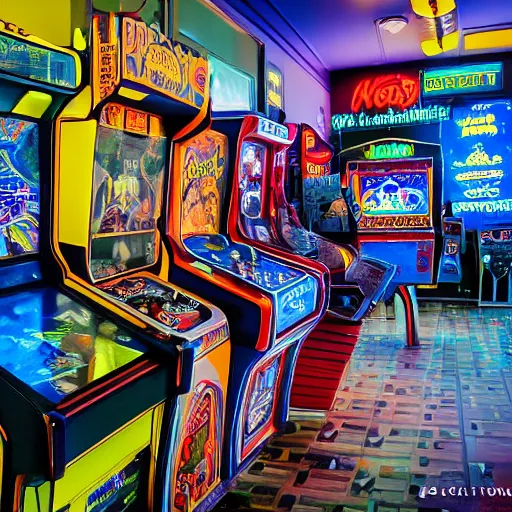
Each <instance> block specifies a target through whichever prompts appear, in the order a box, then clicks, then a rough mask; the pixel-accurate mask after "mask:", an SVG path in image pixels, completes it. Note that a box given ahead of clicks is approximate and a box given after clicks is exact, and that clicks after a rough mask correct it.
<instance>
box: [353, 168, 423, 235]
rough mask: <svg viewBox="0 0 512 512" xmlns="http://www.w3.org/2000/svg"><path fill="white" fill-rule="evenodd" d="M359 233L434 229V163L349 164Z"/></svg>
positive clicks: (354, 211)
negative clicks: (432, 215) (376, 230)
mask: <svg viewBox="0 0 512 512" xmlns="http://www.w3.org/2000/svg"><path fill="white" fill-rule="evenodd" d="M347 166H348V170H349V176H350V193H349V195H350V196H351V203H352V204H351V208H352V210H353V213H354V217H355V219H356V221H357V223H358V229H386V228H399V229H400V228H402V229H411V228H428V227H430V226H431V219H430V216H431V208H432V207H431V187H432V181H431V180H432V160H431V159H429V160H409V161H407V160H404V161H396V162H391V163H390V162H378V161H374V162H349V163H348V164H347Z"/></svg>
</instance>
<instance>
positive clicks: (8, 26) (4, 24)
mask: <svg viewBox="0 0 512 512" xmlns="http://www.w3.org/2000/svg"><path fill="white" fill-rule="evenodd" d="M0 29H3V30H6V31H7V32H12V33H13V34H18V35H19V36H23V37H29V36H30V34H28V33H27V32H25V30H24V29H22V28H21V27H18V25H16V24H14V23H11V22H9V21H5V20H2V19H0Z"/></svg>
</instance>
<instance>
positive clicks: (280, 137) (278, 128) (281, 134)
mask: <svg viewBox="0 0 512 512" xmlns="http://www.w3.org/2000/svg"><path fill="white" fill-rule="evenodd" d="M258 134H259V135H264V136H266V137H267V138H269V139H271V140H275V141H276V142H288V128H287V127H286V126H283V125H282V124H278V123H274V121H270V119H263V118H261V119H260V120H259V121H258Z"/></svg>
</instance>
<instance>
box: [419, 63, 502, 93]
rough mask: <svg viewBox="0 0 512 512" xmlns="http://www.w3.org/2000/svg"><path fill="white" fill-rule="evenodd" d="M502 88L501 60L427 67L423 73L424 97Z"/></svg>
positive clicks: (490, 90)
mask: <svg viewBox="0 0 512 512" xmlns="http://www.w3.org/2000/svg"><path fill="white" fill-rule="evenodd" d="M502 88H503V64H502V63H501V62H495V63H490V64H474V65H467V66H457V67H456V68H443V69H439V68H437V69H427V70H425V71H424V73H423V97H424V98H429V97H441V96H453V95H458V94H474V93H482V92H492V91H500V90H501V89H502Z"/></svg>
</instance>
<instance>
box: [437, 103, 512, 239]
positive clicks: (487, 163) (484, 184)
mask: <svg viewBox="0 0 512 512" xmlns="http://www.w3.org/2000/svg"><path fill="white" fill-rule="evenodd" d="M511 129H512V103H510V102H509V101H496V102H493V103H480V104H474V105H469V106H463V107H457V108H456V109H454V119H453V121H452V122H450V123H445V124H444V125H443V126H442V143H443V150H444V161H445V179H444V196H445V199H446V200H449V201H451V202H452V204H453V210H454V213H455V212H457V213H461V214H463V215H464V214H465V215H464V218H465V222H466V227H467V228H468V229H478V228H479V227H480V226H481V225H482V223H484V222H485V219H484V217H486V216H489V215H494V214H496V213H502V212H512V210H511V207H512V204H511V200H510V199H509V198H510V197H512V182H511V179H510V174H509V171H508V169H509V168H510V162H511V156H512V155H511V153H512V149H511V147H510V144H509V140H510V130H511ZM448 146H449V147H448Z"/></svg>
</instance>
